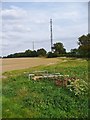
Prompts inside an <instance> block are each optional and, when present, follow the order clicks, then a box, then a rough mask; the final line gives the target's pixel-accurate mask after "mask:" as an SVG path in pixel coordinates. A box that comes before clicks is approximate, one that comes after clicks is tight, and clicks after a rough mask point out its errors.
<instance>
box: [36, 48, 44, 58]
mask: <svg viewBox="0 0 90 120" xmlns="http://www.w3.org/2000/svg"><path fill="white" fill-rule="evenodd" d="M37 55H38V56H46V50H45V49H43V48H41V49H38V50H37Z"/></svg>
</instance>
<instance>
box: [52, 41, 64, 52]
mask: <svg viewBox="0 0 90 120" xmlns="http://www.w3.org/2000/svg"><path fill="white" fill-rule="evenodd" d="M53 49H54V52H55V53H58V54H65V53H66V49H65V48H64V46H63V44H62V43H60V42H58V43H55V44H54V47H53Z"/></svg>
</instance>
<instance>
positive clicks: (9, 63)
mask: <svg viewBox="0 0 90 120" xmlns="http://www.w3.org/2000/svg"><path fill="white" fill-rule="evenodd" d="M0 61H1V60H0ZM58 61H59V59H58V58H52V59H50V58H9V59H8V58H5V59H2V72H6V71H11V70H19V69H25V68H31V67H35V66H39V65H52V64H55V63H57V62H58Z"/></svg>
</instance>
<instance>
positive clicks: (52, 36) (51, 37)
mask: <svg viewBox="0 0 90 120" xmlns="http://www.w3.org/2000/svg"><path fill="white" fill-rule="evenodd" d="M50 38H51V52H53V36H52V19H50Z"/></svg>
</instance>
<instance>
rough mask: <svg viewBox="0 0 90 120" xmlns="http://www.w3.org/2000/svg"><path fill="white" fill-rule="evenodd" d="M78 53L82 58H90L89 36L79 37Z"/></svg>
mask: <svg viewBox="0 0 90 120" xmlns="http://www.w3.org/2000/svg"><path fill="white" fill-rule="evenodd" d="M78 45H79V48H78V52H79V54H80V55H81V56H82V57H90V53H89V51H90V34H87V35H82V36H81V37H79V42H78Z"/></svg>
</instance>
